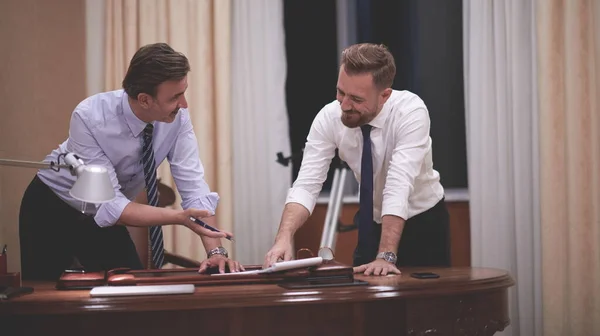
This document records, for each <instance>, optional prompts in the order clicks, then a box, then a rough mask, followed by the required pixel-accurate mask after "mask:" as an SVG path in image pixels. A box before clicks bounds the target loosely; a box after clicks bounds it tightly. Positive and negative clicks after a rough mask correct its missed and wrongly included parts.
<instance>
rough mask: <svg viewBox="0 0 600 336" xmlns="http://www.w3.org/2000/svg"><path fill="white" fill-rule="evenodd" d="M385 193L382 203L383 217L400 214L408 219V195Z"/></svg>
mask: <svg viewBox="0 0 600 336" xmlns="http://www.w3.org/2000/svg"><path fill="white" fill-rule="evenodd" d="M397 194H398V193H395V195H385V193H384V195H383V202H382V204H381V217H383V216H385V215H393V216H398V217H400V218H402V219H404V220H407V219H408V197H401V196H399V195H397Z"/></svg>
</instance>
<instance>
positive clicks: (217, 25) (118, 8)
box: [105, 0, 234, 260]
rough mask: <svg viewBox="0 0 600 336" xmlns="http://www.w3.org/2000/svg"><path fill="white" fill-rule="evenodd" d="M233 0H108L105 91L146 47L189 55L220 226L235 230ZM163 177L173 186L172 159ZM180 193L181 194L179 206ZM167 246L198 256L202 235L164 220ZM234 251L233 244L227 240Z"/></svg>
mask: <svg viewBox="0 0 600 336" xmlns="http://www.w3.org/2000/svg"><path fill="white" fill-rule="evenodd" d="M230 6H231V4H230V1H229V0H177V1H174V0H173V1H169V0H143V1H142V0H107V1H106V18H105V19H106V45H105V52H106V55H105V56H106V57H105V62H106V78H105V86H106V90H114V89H118V88H121V81H122V79H123V77H124V75H125V72H126V70H127V66H128V64H129V60H130V59H131V57H132V56H133V54H134V53H135V51H136V50H137V49H138V48H139V47H141V46H142V45H145V44H148V43H154V42H166V43H169V44H170V45H171V46H172V47H173V48H174V49H175V50H177V51H180V52H183V53H184V54H185V55H186V56H187V57H188V58H189V60H190V64H191V68H192V72H191V73H190V74H189V76H188V85H189V86H188V91H187V94H186V95H187V100H188V103H189V110H190V114H191V116H192V123H193V125H194V130H195V132H196V136H197V138H198V146H199V149H200V158H201V160H202V163H203V165H204V169H205V173H206V176H205V177H206V181H207V182H208V184H209V186H210V187H211V190H213V191H216V192H218V193H219V195H220V197H221V200H220V202H219V206H218V208H217V219H218V225H219V227H221V228H223V229H224V230H228V231H232V224H231V223H232V212H233V211H232V204H231V199H232V195H231V194H232V191H231V190H232V186H231V130H230V127H231V126H230V125H231V120H230V119H231V113H230V103H229V99H228V97H227V94H228V93H229V91H230V89H229V86H230V80H229V78H230V73H229V69H230V21H231V14H230V12H231V8H230ZM158 175H159V178H161V181H162V182H163V183H165V184H167V185H169V186H171V187H172V188H173V189H175V183H174V182H173V179H172V176H171V175H170V170H169V167H168V163H167V162H166V160H165V162H164V163H163V164H162V165H161V166H160V167H159V174H158ZM180 202H181V198H180V196H179V194H177V202H176V206H177V207H178V208H179V204H180ZM164 234H165V248H166V249H167V250H168V251H170V252H173V253H177V254H180V255H183V256H187V257H189V258H193V259H196V260H202V259H203V258H205V256H206V254H205V251H204V248H203V246H202V241H201V240H200V238H199V237H198V236H196V235H195V234H193V233H192V232H191V231H190V230H188V229H186V228H183V227H180V226H165V227H164ZM223 242H224V246H225V248H227V249H228V250H229V251H230V255H234V251H232V246H231V244H230V243H229V241H227V240H223Z"/></svg>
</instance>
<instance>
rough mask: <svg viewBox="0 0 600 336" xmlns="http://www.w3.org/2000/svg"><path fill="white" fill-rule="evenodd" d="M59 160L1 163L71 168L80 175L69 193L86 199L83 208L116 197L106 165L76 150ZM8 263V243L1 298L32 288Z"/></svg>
mask: <svg viewBox="0 0 600 336" xmlns="http://www.w3.org/2000/svg"><path fill="white" fill-rule="evenodd" d="M61 158H62V159H63V160H64V163H63V164H61V163H60V160H61ZM56 161H57V162H54V161H50V162H32V161H19V160H8V159H0V165H3V166H16V167H25V168H38V169H52V170H54V171H56V172H58V171H60V169H61V168H68V169H69V171H70V172H71V175H73V176H76V177H77V179H76V180H75V183H74V184H73V187H72V188H71V190H70V191H69V194H70V195H71V196H72V197H73V198H75V199H77V200H79V201H81V202H83V203H82V207H81V209H82V211H83V209H84V208H85V203H94V204H99V203H105V202H109V201H111V200H113V199H114V198H115V197H116V195H115V191H114V189H113V185H112V183H111V181H110V176H108V170H107V169H106V168H105V167H102V166H96V165H86V164H85V163H84V162H83V160H81V159H80V158H79V157H78V156H77V155H76V154H73V153H65V154H60V155H59V156H58V158H57V160H56ZM6 264H7V258H6V245H5V247H4V251H3V252H2V253H0V288H3V290H2V291H0V300H2V299H7V298H8V297H9V296H16V295H20V294H26V293H30V292H31V291H30V290H31V289H30V288H28V287H21V275H20V272H16V273H8V272H7V270H6Z"/></svg>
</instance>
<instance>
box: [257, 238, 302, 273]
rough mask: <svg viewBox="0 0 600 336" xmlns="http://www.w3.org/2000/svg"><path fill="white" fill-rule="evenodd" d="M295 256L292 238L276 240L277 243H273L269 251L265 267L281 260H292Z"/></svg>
mask: <svg viewBox="0 0 600 336" xmlns="http://www.w3.org/2000/svg"><path fill="white" fill-rule="evenodd" d="M293 257H294V251H293V250H292V242H291V240H289V239H279V240H278V241H276V242H275V245H273V247H272V248H271V250H270V251H269V252H267V255H266V256H265V262H264V264H263V268H267V267H269V266H271V265H273V264H274V263H276V262H278V261H280V260H283V261H288V260H292V258H293Z"/></svg>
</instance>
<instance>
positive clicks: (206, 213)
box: [179, 209, 233, 238]
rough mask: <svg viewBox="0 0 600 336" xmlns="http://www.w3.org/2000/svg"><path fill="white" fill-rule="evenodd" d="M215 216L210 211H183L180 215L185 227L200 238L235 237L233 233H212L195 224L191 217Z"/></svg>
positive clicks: (180, 220)
mask: <svg viewBox="0 0 600 336" xmlns="http://www.w3.org/2000/svg"><path fill="white" fill-rule="evenodd" d="M212 215H213V214H212V213H211V212H210V211H208V210H199V209H187V210H183V211H181V213H180V215H179V222H180V223H181V224H183V225H185V226H186V227H187V228H188V229H190V230H192V231H194V232H195V233H196V234H197V235H198V236H206V237H211V238H225V237H227V236H229V237H233V234H232V233H231V232H227V231H223V230H219V231H221V232H215V231H211V230H209V229H206V228H203V227H202V226H200V225H198V224H196V223H195V222H193V221H192V220H191V219H190V217H194V218H198V219H200V218H205V217H210V216H212Z"/></svg>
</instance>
